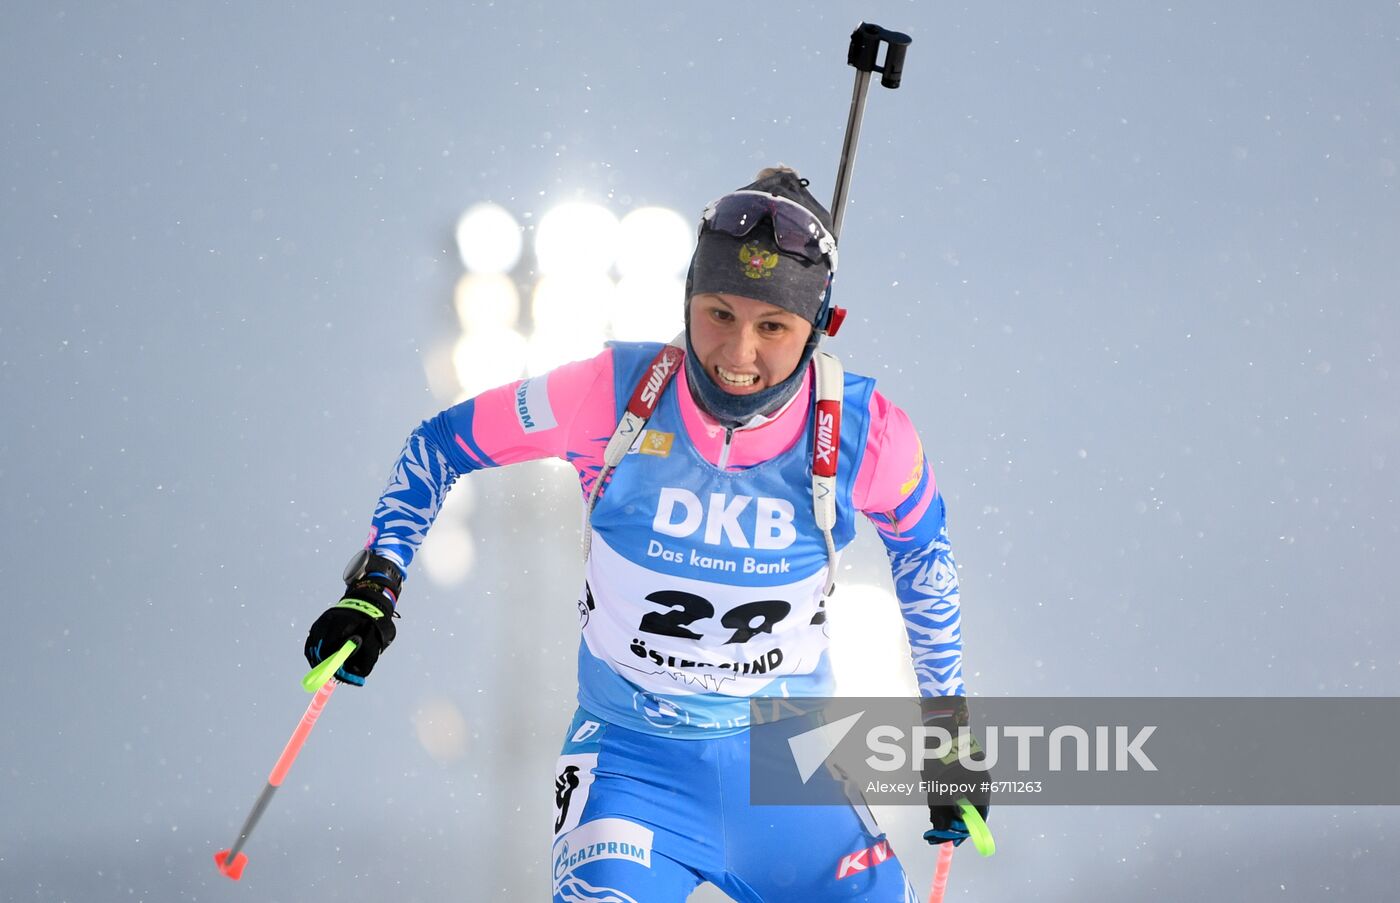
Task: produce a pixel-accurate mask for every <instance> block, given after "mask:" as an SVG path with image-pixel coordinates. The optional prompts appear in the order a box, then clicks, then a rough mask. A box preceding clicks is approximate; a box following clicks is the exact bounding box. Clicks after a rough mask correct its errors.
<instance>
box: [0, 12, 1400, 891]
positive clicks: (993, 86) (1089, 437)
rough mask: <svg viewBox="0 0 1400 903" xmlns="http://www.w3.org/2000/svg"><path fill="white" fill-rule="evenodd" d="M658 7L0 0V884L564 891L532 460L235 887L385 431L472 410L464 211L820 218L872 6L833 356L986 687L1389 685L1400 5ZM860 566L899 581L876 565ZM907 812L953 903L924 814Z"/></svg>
mask: <svg viewBox="0 0 1400 903" xmlns="http://www.w3.org/2000/svg"><path fill="white" fill-rule="evenodd" d="M666 6H667V5H659V4H624V3H590V4H563V3H543V2H535V3H527V2H509V3H507V2H501V3H484V2H463V3H430V4H415V5H408V4H389V3H349V4H335V5H327V4H311V3H290V2H283V3H275V4H274V3H265V4H248V3H212V2H211V3H156V2H147V3H111V2H96V0H93V2H82V3H16V4H12V5H10V6H8V7H7V9H6V15H5V22H4V25H3V27H0V74H2V75H3V83H4V86H5V87H4V91H3V94H2V95H0V415H3V417H2V419H0V485H3V487H4V492H5V498H6V502H5V506H4V517H3V521H0V548H3V549H4V564H3V565H0V571H3V574H4V587H5V593H4V595H5V603H6V618H5V621H4V624H5V627H4V630H3V632H2V633H0V636H3V643H4V645H3V652H0V712H3V716H4V718H3V720H4V726H5V729H4V730H3V732H0V900H3V901H6V903H9V901H46V903H47V901H98V900H145V901H224V900H254V899H256V900H259V901H288V903H291V901H308V900H318V901H319V900H368V899H393V900H402V901H420V900H421V901H427V900H432V901H440V900H475V899H512V900H514V899H520V900H524V899H530V900H537V899H544V898H545V897H546V895H547V894H548V885H549V875H548V867H547V848H548V843H549V836H548V834H549V828H550V824H549V818H550V811H551V803H552V796H551V793H552V777H553V774H552V767H553V760H554V756H555V755H556V753H557V751H558V748H559V745H560V742H561V740H562V732H563V729H564V727H565V724H566V720H567V718H568V716H569V714H570V712H571V710H572V702H571V696H572V692H573V671H572V667H573V656H574V651H575V646H576V642H577V640H576V626H575V612H574V599H575V593H576V589H577V583H578V580H579V575H580V570H579V564H578V553H577V489H576V486H575V485H574V484H573V481H572V480H571V478H570V476H569V475H568V473H566V472H564V471H561V470H559V469H558V468H555V467H550V466H548V465H544V464H540V465H530V466H523V467H519V468H514V469H512V470H507V471H499V472H491V473H483V474H478V475H474V476H472V477H470V478H469V481H470V487H469V488H468V487H467V486H462V487H459V490H458V491H456V492H454V497H453V500H452V502H451V503H450V504H449V510H448V511H447V512H446V513H445V514H444V517H445V518H451V520H452V522H453V524H454V527H453V531H452V533H453V535H454V536H455V537H456V538H457V539H458V540H460V539H461V537H463V536H468V537H470V547H471V549H472V552H473V557H474V561H475V564H474V566H473V567H472V569H471V571H470V572H469V573H467V574H465V575H463V576H461V577H459V578H458V579H452V575H450V574H448V575H446V576H445V577H444V578H443V579H442V580H440V581H435V580H432V579H428V578H427V575H425V574H415V575H414V578H415V579H412V581H411V583H410V585H409V588H408V590H407V592H406V596H405V599H404V605H403V610H404V612H405V618H404V620H403V621H402V622H401V626H400V639H399V641H398V643H397V644H396V645H395V646H394V648H393V649H392V650H391V651H390V652H389V653H388V654H387V656H386V658H385V659H384V661H383V662H382V664H381V666H380V668H379V669H378V670H376V672H375V674H374V675H373V677H372V678H371V680H370V683H369V686H368V687H367V688H366V689H365V690H348V689H347V690H342V691H341V692H340V693H338V694H337V695H336V697H335V698H334V699H333V700H332V702H331V705H330V706H329V707H328V709H327V712H326V715H325V717H324V718H323V719H322V722H321V725H320V726H319V727H318V729H317V732H316V733H315V734H314V735H313V736H312V738H311V742H310V743H309V744H308V746H307V748H306V750H305V752H304V753H303V755H302V757H301V760H300V761H299V762H298V763H297V767H296V768H295V769H294V770H293V772H292V776H291V778H290V779H289V781H288V783H287V785H286V786H285V787H284V788H283V790H282V791H281V793H280V794H279V795H278V797H277V798H276V799H275V800H274V803H273V806H272V809H271V810H270V811H269V812H268V814H267V816H266V817H265V818H264V819H263V822H262V824H261V825H260V826H259V828H258V831H257V833H255V834H254V837H253V840H252V842H251V843H250V845H249V848H248V852H249V854H250V865H249V868H248V872H247V874H246V875H245V877H244V879H243V881H242V882H241V883H239V884H234V883H231V882H229V881H227V880H226V879H224V878H222V877H220V876H219V875H218V874H217V873H216V872H215V870H214V867H213V864H212V861H211V856H212V854H213V852H214V851H215V850H216V849H220V848H222V847H226V846H228V845H229V844H230V842H231V841H232V839H233V837H234V835H235V833H236V831H237V829H238V826H239V825H240V824H241V822H242V819H243V817H244V816H245V814H246V813H247V811H248V807H249V806H250V805H251V803H252V801H253V798H254V797H255V795H256V794H257V792H258V790H259V789H260V788H261V786H262V784H263V781H264V780H265V776H266V773H267V769H268V768H269V767H270V766H271V764H272V761H273V759H274V758H275V757H276V754H277V752H278V751H279V750H280V749H281V744H282V743H283V742H284V740H285V738H286V736H287V735H288V734H289V733H290V731H291V729H292V727H293V726H294V725H295V723H296V720H297V718H298V717H299V716H300V714H301V711H302V708H303V706H304V705H305V698H306V697H305V695H304V694H303V693H302V692H301V691H300V689H298V688H297V686H296V682H297V679H298V678H299V676H300V675H301V673H302V672H303V671H304V664H303V662H302V659H301V642H302V637H303V636H304V634H305V631H306V628H307V626H308V625H309V623H310V621H311V620H312V619H313V618H314V617H315V615H316V614H317V613H319V612H320V611H321V610H322V608H324V607H325V606H326V605H328V604H331V603H332V602H334V600H335V599H336V598H337V596H336V592H337V589H338V587H339V575H340V570H341V567H342V565H343V564H344V562H345V560H346V558H347V557H348V556H349V555H350V553H351V552H352V551H353V550H354V549H356V548H357V547H358V546H359V545H360V544H361V542H362V541H363V538H364V535H365V532H366V529H367V525H368V519H369V515H370V512H371V507H372V505H373V502H374V500H375V498H376V497H377V495H378V493H379V490H380V489H381V488H382V486H383V483H384V480H385V477H386V476H387V471H388V467H389V464H390V462H391V461H392V460H393V458H394V456H395V455H396V454H397V452H398V450H399V448H400V445H401V443H402V441H403V437H404V435H406V434H407V432H408V431H409V430H410V429H411V428H412V427H413V426H414V425H415V424H417V423H418V422H419V421H420V420H422V419H423V418H425V417H427V416H430V415H432V414H433V413H435V412H436V411H437V410H438V409H440V408H441V407H443V406H444V405H445V404H447V403H450V401H451V399H450V398H444V397H442V395H441V394H440V393H439V392H435V391H434V390H433V388H432V382H431V379H430V371H432V369H433V367H432V363H431V362H432V360H433V359H434V355H437V356H438V359H439V360H440V359H441V355H442V354H443V348H444V346H445V345H446V346H447V347H450V345H451V342H452V341H453V339H454V338H455V337H456V336H457V335H458V334H459V333H460V327H459V326H458V324H457V320H456V318H455V315H454V313H453V307H452V299H453V291H454V286H455V285H456V283H457V281H458V279H459V277H461V275H462V272H463V269H462V262H461V261H460V260H459V258H458V254H457V247H456V243H455V241H454V229H455V227H456V223H457V221H458V218H459V216H461V214H462V212H463V211H464V210H465V209H467V208H468V207H470V206H471V205H473V204H476V203H478V202H482V201H491V202H494V203H496V204H499V205H501V207H503V208H504V209H506V210H508V211H509V212H511V214H512V215H513V216H514V217H515V218H517V219H518V220H519V221H520V222H521V223H522V225H524V226H525V228H526V232H525V239H526V245H527V263H526V264H525V266H526V267H528V253H529V252H528V245H529V242H530V240H531V234H530V230H531V223H532V222H533V221H534V220H535V218H537V217H539V216H541V215H542V214H543V213H544V212H545V211H547V210H548V209H550V208H552V207H553V206H555V205H557V204H559V203H561V202H565V201H576V200H588V201H593V202H597V203H600V204H602V205H604V206H606V207H607V208H608V209H610V210H611V211H612V212H613V213H615V214H616V215H617V216H622V215H624V214H625V213H627V212H628V211H630V210H632V209H634V208H636V207H639V206H643V205H663V206H666V207H670V208H673V209H675V210H678V211H681V212H683V213H684V215H685V216H686V217H687V219H690V220H692V221H693V219H694V217H695V216H696V215H698V212H699V210H700V208H701V207H702V206H703V204H704V203H705V202H706V201H708V200H710V199H711V198H712V197H714V196H716V195H718V194H721V193H723V192H724V191H727V190H729V189H732V188H734V187H737V186H739V185H741V184H743V183H744V182H746V181H748V180H749V179H750V178H751V177H752V174H753V173H754V171H756V170H757V169H758V168H759V167H761V166H764V165H768V164H772V163H774V162H777V161H782V162H785V163H788V164H791V165H793V166H795V167H797V168H798V169H799V170H802V171H803V172H804V174H805V175H807V176H809V177H810V178H811V179H812V181H813V187H814V190H815V191H816V193H817V194H818V196H819V197H825V196H829V194H830V191H831V189H832V181H833V177H834V173H835V169H836V162H837V157H838V153H839V150H840V143H841V137H842V130H843V128H844V125H845V119H846V113H847V108H848V104H849V101H850V95H851V82H852V70H850V69H849V68H848V67H846V65H845V59H844V55H845V48H846V42H847V37H848V35H849V33H850V31H851V30H852V28H853V27H854V26H855V25H856V24H857V23H858V22H860V21H861V20H866V21H873V22H878V23H880V24H882V25H885V26H887V27H890V28H894V29H899V30H903V31H907V32H909V33H910V34H911V35H912V36H913V37H914V45H913V47H912V49H911V50H910V54H909V59H908V63H907V66H906V70H905V82H904V87H902V88H901V89H900V90H899V91H897V92H890V91H886V90H883V89H880V88H878V87H875V88H872V91H871V95H870V103H869V108H868V111H867V115H866V119H865V131H864V135H863V140H862V143H861V147H860V157H859V160H858V163H857V166H856V170H855V180H854V184H853V188H852V195H851V206H850V208H849V210H848V213H847V218H846V222H845V229H844V234H843V244H842V255H841V261H842V270H841V274H840V281H839V283H838V288H837V291H838V300H839V302H840V303H842V304H844V305H845V306H847V307H849V308H850V310H851V312H852V313H851V319H850V320H849V321H848V322H847V325H846V327H845V330H844V332H843V333H842V334H841V335H840V336H839V337H838V338H837V339H836V340H835V341H834V342H833V343H832V345H831V347H832V349H833V350H835V351H838V352H839V353H840V354H841V355H842V356H843V358H844V359H845V361H846V364H847V366H848V367H850V368H851V369H853V370H857V371H861V372H865V373H869V374H872V375H875V376H877V377H879V378H880V379H881V384H882V386H883V388H884V389H885V391H886V392H887V393H889V394H890V395H891V397H892V398H894V399H895V400H896V401H897V402H898V403H900V404H901V405H902V406H903V407H905V408H906V409H907V410H908V411H909V413H910V414H911V415H912V417H913V419H914V421H915V423H916V424H917V425H918V426H919V428H920V429H921V431H922V434H923V436H924V440H925V444H926V446H927V448H928V450H929V455H930V458H931V460H932V461H933V462H934V466H935V469H936V472H937V474H938V478H939V483H940V485H941V487H942V490H943V493H944V495H945V496H946V497H947V499H948V503H949V508H950V517H951V531H952V537H953V541H954V544H955V548H956V550H957V552H958V555H959V559H960V561H961V565H962V575H963V606H964V621H963V623H964V634H965V639H966V645H967V666H968V675H967V676H968V684H969V686H970V688H971V690H972V692H973V693H975V694H981V695H1052V694H1065V695H1071V694H1073V695H1132V694H1142V695H1172V694H1183V695H1211V696H1215V695H1349V694H1359V695H1395V694H1397V693H1400V653H1397V651H1396V646H1397V643H1396V639H1395V638H1396V636H1397V634H1400V606H1397V605H1396V604H1395V601H1396V600H1395V595H1394V589H1393V587H1394V585H1395V576H1394V559H1393V558H1392V557H1391V556H1392V555H1393V554H1394V549H1395V547H1396V544H1397V542H1400V529H1397V523H1400V520H1397V516H1396V513H1395V512H1396V508H1395V506H1396V503H1397V501H1400V499H1397V495H1400V492H1397V488H1400V478H1398V477H1397V474H1400V378H1397V376H1396V374H1395V373H1394V370H1395V369H1396V367H1397V366H1400V304H1397V298H1398V297H1400V191H1398V190H1397V186H1400V65H1397V61H1400V6H1397V4H1396V3H1395V2H1391V0H1387V2H1365V0H1359V2H1354V3H1343V4H1323V3H1304V2H1282V3H1280V2H1263V0H1259V2H1241V3H1229V4H1219V3H1205V2H1193V0H1187V2H1180V3H1178V2H1172V3H1170V4H1168V3H1163V2H1150V3H1113V4H1107V3H1106V4H1101V5H1099V6H1097V7H1093V6H1086V5H1084V4H1079V3H1076V4H1061V3H1031V2H1023V3H1015V4H975V5H967V6H959V5H956V4H933V3H923V4H917V5H916V4H913V3H894V2H878V3H877V2H872V3H866V4H836V3H826V4H817V3H810V4H783V3H773V4H766V5H757V6H756V5H754V4H747V3H746V4H737V3H723V2H715V3H705V4H686V5H684V8H680V9H668V8H666ZM818 9H820V10H822V11H821V12H817V11H815V10H818ZM658 303H659V304H665V305H675V306H677V308H678V306H679V304H680V298H679V297H675V298H664V299H658ZM656 338H658V339H663V338H666V336H664V335H658V336H656ZM432 541H433V540H431V539H430V543H431V542H432ZM845 563H846V564H847V565H848V566H849V570H848V572H847V573H846V574H845V575H843V579H845V580H846V581H848V582H850V583H869V584H874V585H880V584H881V583H882V582H887V581H888V575H887V574H883V575H882V568H883V553H882V551H881V549H880V546H879V543H878V542H876V541H875V539H874V537H873V535H872V533H871V532H870V531H869V530H868V529H867V530H865V531H864V535H862V536H861V537H860V538H858V540H857V544H856V546H855V547H854V548H853V550H852V552H851V554H849V555H848V556H847V558H846V562H845ZM1345 739H1346V738H1338V742H1345ZM1308 768H1309V763H1308V762H1307V761H1302V760H1300V762H1299V774H1300V779H1305V778H1306V775H1307V772H1308ZM881 814H882V817H883V819H884V822H885V825H886V827H887V828H888V830H889V832H890V836H891V840H892V842H893V844H894V846H895V848H896V850H897V852H899V853H900V855H901V858H903V860H904V861H905V864H906V866H907V868H908V870H909V872H910V873H911V876H912V878H913V880H914V882H915V885H916V887H927V882H928V878H929V876H930V874H931V873H932V868H933V862H934V854H933V852H932V851H930V850H929V849H927V848H926V847H925V846H924V844H923V842H922V841H921V840H920V839H919V836H918V835H919V832H920V831H921V830H922V827H921V826H922V824H923V816H922V815H921V813H920V812H919V811H917V810H912V809H911V810H907V811H899V810H895V811H891V812H887V813H881ZM991 824H992V827H993V828H994V829H995V831H996V833H997V837H998V841H999V845H1000V852H999V853H998V854H997V856H996V857H995V858H994V859H991V860H986V861H982V860H978V859H977V858H976V857H975V856H973V855H971V854H966V855H963V854H960V855H959V856H958V859H957V862H956V864H955V867H954V874H953V880H952V885H951V887H950V891H949V899H956V900H979V901H995V900H1008V901H1009V900H1015V901H1026V900H1036V901H1069V900H1083V899H1105V900H1113V899H1125V898H1135V899H1192V898H1194V899H1201V900H1226V899H1228V900H1241V901H1260V900H1316V899H1322V898H1328V897H1336V898H1346V899H1355V900H1379V899H1386V898H1390V897H1391V895H1392V894H1393V892H1394V881H1395V879H1396V877H1397V875H1400V872H1398V871H1397V866H1396V864H1395V860H1394V852H1395V850H1396V849H1397V844H1400V812H1397V811H1396V810H1394V809H1382V808H1359V809H1351V808H1348V809H1341V808H1291V807H1283V808H1242V809H1191V808H1183V809H1173V808H1161V809H1153V808H1146V807H1132V808H1113V807H1108V808H1097V809H1088V808H1059V809H1052V808H1009V807H1002V808H1000V809H998V810H996V811H994V813H993V818H992V822H991ZM695 899H697V900H699V899H705V900H714V899H716V896H715V895H713V892H712V891H708V890H705V889H702V890H701V891H699V892H697V894H696V895H695Z"/></svg>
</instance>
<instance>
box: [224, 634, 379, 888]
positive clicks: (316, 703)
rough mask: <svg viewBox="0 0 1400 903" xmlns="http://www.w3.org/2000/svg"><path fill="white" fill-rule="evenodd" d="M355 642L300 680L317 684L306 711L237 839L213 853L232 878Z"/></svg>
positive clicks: (244, 860) (240, 868)
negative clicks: (249, 838)
mask: <svg viewBox="0 0 1400 903" xmlns="http://www.w3.org/2000/svg"><path fill="white" fill-rule="evenodd" d="M357 645H358V643H357V642H356V640H350V641H349V642H347V643H346V644H345V645H344V646H343V647H342V648H341V650H340V652H338V653H336V654H335V655H334V656H332V657H331V658H329V659H327V660H326V661H324V662H322V663H321V664H320V665H318V666H317V667H316V668H315V669H314V670H313V671H312V672H311V673H310V674H308V675H307V676H306V678H305V680H303V681H302V685H303V686H306V687H307V688H308V689H310V688H311V687H312V686H319V689H317V690H316V695H315V696H313V697H311V704H310V705H308V706H307V707H306V713H305V714H304V715H302V716H301V721H300V722H299V723H298V724H297V727H296V730H294V731H292V736H291V739H289V740H288V741H287V745H286V746H285V747H283V748H282V755H280V756H278V757H277V763H276V764H275V765H273V766H272V772H271V773H270V774H268V776H267V786H266V787H264V788H263V791H262V793H260V794H258V799H257V801H256V802H254V803H253V810H252V811H251V812H249V813H248V818H247V819H245V820H244V822H243V828H242V830H240V831H239V832H238V839H237V840H236V841H235V842H234V844H233V846H232V848H230V849H227V850H220V851H219V852H217V853H215V854H214V863H215V864H216V865H217V866H218V867H219V871H220V872H223V873H224V874H225V875H227V876H228V877H230V878H232V879H233V880H234V881H237V880H238V879H239V878H241V877H243V867H244V866H246V865H247V864H248V854H247V853H244V852H243V846H244V844H246V843H247V842H248V837H249V836H250V835H251V834H252V833H253V828H255V827H257V824H258V819H260V818H262V814H263V812H264V811H266V809H267V806H268V803H271V802H272V795H273V794H274V793H276V792H277V788H278V787H281V786H282V781H283V779H285V778H286V777H287V772H289V771H291V770H292V763H293V762H295V761H296V759H297V754H298V753H300V752H301V748H302V746H304V745H305V744H306V738H307V737H309V736H311V729H312V728H313V727H315V726H316V719H317V718H320V717H321V710H322V709H324V708H325V707H326V700H328V699H330V698H331V694H332V693H334V692H335V688H336V682H335V681H334V680H332V679H331V675H332V674H334V673H335V672H336V669H338V668H339V667H340V666H341V664H343V663H344V662H345V659H346V658H348V657H349V656H350V653H352V652H354V651H355V647H356V646H357ZM317 680H319V681H321V682H320V683H319V685H317V684H316V681H317Z"/></svg>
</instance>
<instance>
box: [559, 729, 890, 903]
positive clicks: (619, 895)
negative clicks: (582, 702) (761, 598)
mask: <svg viewBox="0 0 1400 903" xmlns="http://www.w3.org/2000/svg"><path fill="white" fill-rule="evenodd" d="M565 737H566V739H565V742H564V748H563V751H562V752H561V753H560V756H559V766H558V770H557V771H556V774H555V781H554V791H555V794H554V798H555V809H554V812H555V823H554V851H553V856H552V861H553V869H554V900H555V903H581V901H587V903H683V901H684V900H685V899H686V897H688V896H689V895H690V892H691V891H693V890H694V889H695V888H696V887H697V886H698V885H699V884H700V883H701V882H702V881H709V882H710V883H712V884H714V885H716V886H717V887H719V889H720V890H722V891H724V892H725V893H726V894H728V895H729V896H730V897H732V898H733V899H734V900H737V901H740V903H776V901H785V900H796V901H813V903H820V901H826V900H863V901H872V903H917V898H916V897H915V896H914V891H913V888H911V887H910V886H909V882H908V880H907V879H906V878H905V876H904V869H903V867H901V866H900V864H899V860H898V859H896V858H895V856H894V853H893V851H891V849H890V847H889V843H888V842H887V841H886V840H885V838H884V835H883V833H881V832H880V830H879V828H878V826H876V824H875V821H874V819H873V818H872V817H871V815H870V810H869V809H867V808H866V806H865V805H864V803H858V804H853V805H847V806H750V805H749V734H748V732H747V731H744V732H741V733H738V734H733V735H730V736H727V737H718V738H715V739H713V740H676V739H671V738H668V737H660V736H654V735H651V734H643V733H640V732H637V731H632V730H628V729H626V728H622V727H618V726H617V725H614V724H607V723H605V722H603V721H602V720H600V719H598V718H596V717H594V716H592V715H590V714H589V713H587V712H585V711H584V710H582V709H580V710H579V711H578V713H577V714H576V715H575V716H574V720H573V723H572V724H571V725H570V726H569V731H568V733H567V734H566V735H565Z"/></svg>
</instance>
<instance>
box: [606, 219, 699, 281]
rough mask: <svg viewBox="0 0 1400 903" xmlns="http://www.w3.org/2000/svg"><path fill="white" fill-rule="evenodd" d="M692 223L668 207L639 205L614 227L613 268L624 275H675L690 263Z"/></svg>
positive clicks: (682, 271)
mask: <svg viewBox="0 0 1400 903" xmlns="http://www.w3.org/2000/svg"><path fill="white" fill-rule="evenodd" d="M694 246H695V227H693V226H692V225H691V224H690V223H688V222H686V220H685V218H684V217H682V216H681V215H680V214H679V213H677V212H676V211H674V210H672V209H670V208H669V207H639V208H637V209H636V210H633V211H632V212H631V213H629V214H627V215H626V216H624V217H623V218H622V222H621V224H620V225H619V227H618V242H617V271H618V273H619V274H621V276H622V277H623V278H624V279H625V278H627V277H628V276H644V275H663V276H679V275H683V274H684V273H685V270H686V267H687V266H688V265H689V264H690V254H691V251H692V250H693V249H694Z"/></svg>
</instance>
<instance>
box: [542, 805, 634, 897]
mask: <svg viewBox="0 0 1400 903" xmlns="http://www.w3.org/2000/svg"><path fill="white" fill-rule="evenodd" d="M653 837H654V835H653V834H652V831H651V829H650V828H645V827H643V826H641V825H639V824H637V823H636V822H631V821H627V820H626V819H623V818H595V819H593V820H592V821H589V822H584V823H583V824H581V825H579V826H578V827H577V828H574V829H573V830H572V831H570V832H569V833H568V834H565V835H564V836H563V837H561V838H559V839H558V840H557V841H555V844H554V886H555V889H556V891H557V890H558V888H559V885H560V883H561V882H562V881H564V879H565V878H566V877H567V876H568V875H569V874H570V873H571V872H573V870H574V869H576V868H578V867H579V866H581V865H583V864H584V863H587V862H594V861H596V860H599V859H626V860H628V861H631V862H635V863H637V864H638V865H640V866H642V867H644V868H651V845H652V839H653Z"/></svg>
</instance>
